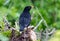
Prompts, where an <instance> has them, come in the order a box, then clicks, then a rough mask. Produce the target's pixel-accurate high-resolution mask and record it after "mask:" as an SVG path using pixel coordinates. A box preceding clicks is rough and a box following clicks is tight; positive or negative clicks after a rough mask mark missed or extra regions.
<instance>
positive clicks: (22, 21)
mask: <svg viewBox="0 0 60 41" xmlns="http://www.w3.org/2000/svg"><path fill="white" fill-rule="evenodd" d="M31 8H32V7H31V6H26V7H25V8H24V10H23V12H22V14H21V15H20V17H19V26H20V31H23V30H24V28H25V27H28V26H29V25H30V21H31V15H30V12H29V11H30V9H31Z"/></svg>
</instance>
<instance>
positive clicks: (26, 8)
mask: <svg viewBox="0 0 60 41" xmlns="http://www.w3.org/2000/svg"><path fill="white" fill-rule="evenodd" d="M31 8H33V6H26V7H25V9H24V11H30V9H31Z"/></svg>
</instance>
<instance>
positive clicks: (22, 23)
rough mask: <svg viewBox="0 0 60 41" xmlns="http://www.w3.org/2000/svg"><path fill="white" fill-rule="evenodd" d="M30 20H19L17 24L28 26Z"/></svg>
mask: <svg viewBox="0 0 60 41" xmlns="http://www.w3.org/2000/svg"><path fill="white" fill-rule="evenodd" d="M30 21H31V19H30V18H23V17H22V18H20V20H19V23H20V25H23V26H25V27H27V26H29V24H30Z"/></svg>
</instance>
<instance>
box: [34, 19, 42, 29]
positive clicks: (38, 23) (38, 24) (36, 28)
mask: <svg viewBox="0 0 60 41" xmlns="http://www.w3.org/2000/svg"><path fill="white" fill-rule="evenodd" d="M42 22H43V19H41V20H40V21H39V23H38V24H37V25H36V27H35V28H34V29H33V30H35V29H37V28H38V26H39V25H40V24H41V23H42Z"/></svg>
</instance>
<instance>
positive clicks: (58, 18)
mask: <svg viewBox="0 0 60 41" xmlns="http://www.w3.org/2000/svg"><path fill="white" fill-rule="evenodd" d="M29 5H32V6H34V8H33V9H31V11H30V13H31V16H32V20H31V23H30V25H33V26H36V25H37V24H38V23H39V21H40V20H41V16H40V15H39V14H38V12H37V11H39V13H40V14H41V15H42V17H43V18H44V20H45V21H46V23H47V25H48V26H49V27H48V28H52V29H53V28H55V29H56V30H55V33H53V35H52V36H51V37H50V38H49V39H48V41H60V0H0V40H1V41H8V40H9V36H10V31H6V32H5V31H4V27H5V24H4V22H3V18H4V16H6V19H7V20H8V22H9V24H10V26H11V27H15V22H16V21H19V16H20V14H21V13H22V12H23V9H24V7H25V6H29ZM36 7H37V8H38V10H37V9H36ZM16 28H19V25H18V26H17V27H16ZM41 29H43V31H44V30H45V29H46V26H45V24H44V23H41V24H40V25H39V26H38V28H37V29H36V30H35V31H36V32H38V33H39V32H40V30H41ZM3 38H4V39H5V40H4V39H3ZM38 41H40V40H38Z"/></svg>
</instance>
